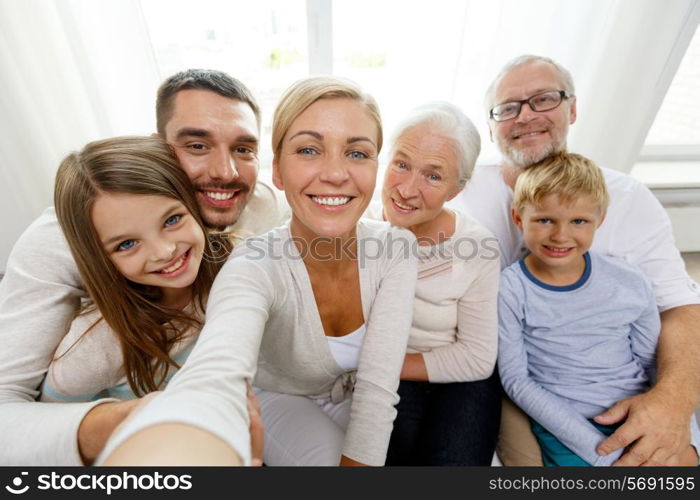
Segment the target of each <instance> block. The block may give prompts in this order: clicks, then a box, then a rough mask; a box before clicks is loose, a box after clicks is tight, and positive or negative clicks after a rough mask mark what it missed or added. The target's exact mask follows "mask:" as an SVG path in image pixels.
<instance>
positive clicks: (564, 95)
mask: <svg viewBox="0 0 700 500" xmlns="http://www.w3.org/2000/svg"><path fill="white" fill-rule="evenodd" d="M550 92H558V93H559V97H560V98H561V100H560V101H559V103H558V104H557V105H556V106H554V107H553V108H549V109H544V110H542V111H538V110H536V109H535V107H534V106H533V105H532V102H531V101H532V100H533V99H534V98H535V97H539V96H541V95H542V94H548V93H550ZM569 97H571V95H569V94H568V93H567V92H566V90H557V91H552V90H548V91H547V92H541V93H539V94H537V95H533V96H531V97H528V98H527V99H523V100H522V101H508V102H504V103H501V104H498V105H496V106H494V107H493V108H491V111H489V118H491V119H492V120H493V121H496V122H506V121H508V120H512V119H513V118H517V117H518V116H519V115H520V112H521V111H522V109H523V104H527V105H528V106H530V109H531V110H532V111H534V112H535V113H544V112H545V111H552V110H553V109H557V108H558V107H559V106H560V105H561V103H562V102H563V101H564V100H566V99H568V98H569ZM503 104H517V105H518V110H517V112H516V113H515V115H514V116H512V117H511V118H506V119H505V120H497V119H496V117H495V116H493V110H494V109H496V108H497V107H498V106H502V105H503Z"/></svg>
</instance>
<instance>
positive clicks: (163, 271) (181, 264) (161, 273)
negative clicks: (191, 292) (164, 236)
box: [152, 248, 192, 276]
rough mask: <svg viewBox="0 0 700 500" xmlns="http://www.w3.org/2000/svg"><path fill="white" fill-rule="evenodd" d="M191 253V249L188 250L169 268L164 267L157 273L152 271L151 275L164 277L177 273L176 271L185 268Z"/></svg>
mask: <svg viewBox="0 0 700 500" xmlns="http://www.w3.org/2000/svg"><path fill="white" fill-rule="evenodd" d="M191 252H192V249H191V248H190V249H188V250H187V251H186V252H185V253H183V254H182V255H181V256H180V257H179V258H178V259H177V260H176V261H175V262H173V263H172V264H170V265H169V266H167V267H164V268H162V269H160V270H158V271H153V273H152V274H157V275H159V276H164V275H172V274H174V273H177V271H179V270H180V269H182V268H183V267H184V266H185V264H186V263H187V262H188V260H189V257H190V253H191Z"/></svg>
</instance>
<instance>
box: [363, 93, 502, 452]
mask: <svg viewBox="0 0 700 500" xmlns="http://www.w3.org/2000/svg"><path fill="white" fill-rule="evenodd" d="M479 151H480V139H479V133H478V132H477V130H476V128H475V127H474V125H473V124H472V122H471V121H470V120H469V118H467V117H466V116H465V115H464V113H462V112H461V111H460V110H459V109H458V108H457V107H455V106H453V105H451V104H449V103H431V104H427V105H424V106H422V107H419V108H417V109H415V110H413V111H412V112H411V113H410V115H409V116H408V117H407V118H406V119H405V120H404V121H403V122H402V123H401V124H400V125H399V126H398V130H397V131H396V133H395V135H394V139H393V141H392V145H391V160H390V162H389V165H388V167H387V171H386V177H385V178H384V186H383V189H382V205H383V207H382V208H383V209H382V211H381V212H379V210H378V207H376V205H374V206H373V207H372V209H371V210H370V214H369V215H370V216H375V217H376V216H382V217H383V218H384V219H385V220H388V221H389V222H391V224H393V225H395V226H400V227H405V228H408V229H409V230H410V231H412V232H413V234H414V235H415V236H416V237H417V239H418V243H419V246H418V255H419V264H418V282H417V284H416V295H415V300H414V312H413V325H412V327H411V335H410V338H409V343H408V350H407V354H406V358H405V360H404V364H403V369H402V371H401V384H400V386H399V396H400V397H401V401H400V403H399V404H398V406H397V410H398V416H397V418H396V421H395V422H394V430H393V433H392V436H391V442H390V446H389V453H388V456H387V465H489V464H490V463H491V459H492V456H493V451H494V448H495V443H496V437H497V433H498V423H499V416H500V399H499V390H500V389H499V384H498V381H497V379H496V375H492V373H493V371H494V365H495V362H496V356H497V338H498V330H497V314H496V299H497V291H498V279H499V264H498V245H497V242H496V240H495V238H493V237H492V236H491V234H490V233H489V232H488V231H487V230H486V229H484V228H483V227H481V226H480V225H479V224H477V223H476V222H475V221H474V220H472V219H470V218H469V217H467V216H466V215H464V214H461V213H458V212H454V211H452V210H449V209H447V208H445V206H444V205H445V202H447V201H448V200H451V199H452V198H454V197H455V196H456V195H457V194H458V193H459V192H460V191H461V190H462V188H464V186H465V184H466V182H467V181H468V179H469V177H470V174H471V172H472V169H473V167H474V163H475V162H476V158H477V156H478V155H479Z"/></svg>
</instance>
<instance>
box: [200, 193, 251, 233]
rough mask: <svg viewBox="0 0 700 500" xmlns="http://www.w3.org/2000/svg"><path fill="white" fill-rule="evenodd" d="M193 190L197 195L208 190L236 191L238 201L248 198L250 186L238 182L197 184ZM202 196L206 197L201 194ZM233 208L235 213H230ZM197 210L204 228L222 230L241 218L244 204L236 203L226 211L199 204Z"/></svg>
mask: <svg viewBox="0 0 700 500" xmlns="http://www.w3.org/2000/svg"><path fill="white" fill-rule="evenodd" d="M194 188H195V190H196V191H197V192H198V193H199V192H200V191H207V190H208V189H231V190H232V189H237V190H238V192H237V193H236V194H235V196H236V197H239V198H240V199H243V198H246V197H247V196H248V193H249V192H250V186H249V185H248V184H246V183H244V182H240V181H233V182H229V183H227V184H223V183H212V182H209V183H206V184H197V185H195V186H194ZM198 196H199V195H198ZM202 196H206V195H203V194H202ZM198 203H199V202H198ZM202 203H206V202H202ZM234 208H235V212H231V209H234ZM199 209H200V213H201V214H202V219H203V222H204V225H205V226H207V227H208V228H209V229H213V230H222V229H224V228H226V227H228V226H232V225H234V224H235V223H236V222H238V219H239V218H240V217H241V214H242V213H243V210H244V209H245V203H243V204H238V203H237V204H236V205H234V207H230V208H228V209H225V208H219V209H217V208H216V207H212V206H211V205H203V204H199ZM229 214H230V215H229ZM224 216H225V218H224Z"/></svg>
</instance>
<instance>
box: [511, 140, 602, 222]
mask: <svg viewBox="0 0 700 500" xmlns="http://www.w3.org/2000/svg"><path fill="white" fill-rule="evenodd" d="M550 194H556V195H558V196H559V199H560V200H562V201H563V202H565V203H572V202H574V201H575V200H576V199H578V198H579V197H581V196H589V197H590V198H591V199H592V200H593V202H594V203H595V204H596V205H597V206H598V208H599V209H600V212H601V214H604V213H605V211H606V210H607V209H608V204H609V201H610V199H609V196H608V189H607V187H606V186H605V178H604V177H603V172H602V171H601V170H600V168H598V166H597V165H596V164H595V163H593V161H592V160H589V159H588V158H586V157H585V156H581V155H578V154H575V153H564V152H562V153H557V154H555V155H552V156H549V157H547V158H545V159H544V160H542V161H540V162H538V163H535V164H534V165H532V166H530V167H528V168H527V169H525V170H524V171H523V172H522V173H521V174H520V175H519V176H518V180H517V182H516V183H515V190H514V194H513V202H512V204H511V207H512V208H513V209H514V210H515V211H516V212H518V213H522V211H523V209H524V208H525V205H535V206H537V205H539V204H540V203H541V202H542V200H543V199H544V198H545V197H547V196H549V195H550Z"/></svg>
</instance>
